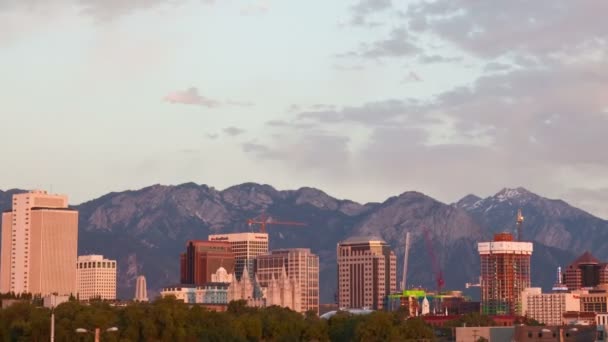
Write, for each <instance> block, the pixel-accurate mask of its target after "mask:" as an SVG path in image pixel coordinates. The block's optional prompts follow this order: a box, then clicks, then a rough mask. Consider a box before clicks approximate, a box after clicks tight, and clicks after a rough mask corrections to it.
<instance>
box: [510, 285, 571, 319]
mask: <svg viewBox="0 0 608 342" xmlns="http://www.w3.org/2000/svg"><path fill="white" fill-rule="evenodd" d="M580 297H581V293H578V292H577V293H569V292H558V293H542V290H541V288H540V287H532V288H527V289H525V290H524V291H523V292H522V294H521V298H522V305H521V315H522V316H526V317H529V318H532V319H535V320H537V321H538V322H540V323H543V324H546V325H561V324H562V321H563V316H564V313H565V312H572V311H579V310H580V304H581V300H580Z"/></svg>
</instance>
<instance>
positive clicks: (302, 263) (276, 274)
mask: <svg viewBox="0 0 608 342" xmlns="http://www.w3.org/2000/svg"><path fill="white" fill-rule="evenodd" d="M282 272H286V274H287V276H288V277H289V279H292V280H295V281H297V282H298V283H299V284H300V285H299V291H300V307H301V310H302V312H306V311H309V310H314V311H315V312H317V313H318V312H319V257H318V256H317V255H316V254H313V253H311V251H310V249H308V248H292V249H280V250H274V251H271V252H270V254H266V255H260V256H258V257H257V261H256V272H255V274H256V276H257V278H258V281H259V283H260V286H262V287H268V286H269V284H270V283H271V280H272V279H273V278H274V279H280V278H281V275H282Z"/></svg>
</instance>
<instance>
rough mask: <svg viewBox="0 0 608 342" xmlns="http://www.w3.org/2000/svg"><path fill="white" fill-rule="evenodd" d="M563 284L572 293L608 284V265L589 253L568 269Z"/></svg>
mask: <svg viewBox="0 0 608 342" xmlns="http://www.w3.org/2000/svg"><path fill="white" fill-rule="evenodd" d="M563 284H564V285H565V286H566V287H567V288H568V290H570V291H572V290H579V289H590V288H594V287H596V286H598V285H601V284H608V264H607V263H605V262H601V261H599V260H598V259H597V258H596V257H594V256H593V254H591V253H590V252H588V251H587V252H585V253H583V255H581V256H580V257H578V258H577V259H576V260H575V261H574V262H573V263H571V264H570V265H568V267H566V270H565V272H564V275H563Z"/></svg>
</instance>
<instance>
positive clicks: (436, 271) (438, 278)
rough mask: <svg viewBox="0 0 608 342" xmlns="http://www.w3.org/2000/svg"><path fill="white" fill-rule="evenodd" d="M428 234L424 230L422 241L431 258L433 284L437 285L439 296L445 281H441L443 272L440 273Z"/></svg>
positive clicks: (426, 230) (427, 231)
mask: <svg viewBox="0 0 608 342" xmlns="http://www.w3.org/2000/svg"><path fill="white" fill-rule="evenodd" d="M429 234H430V233H429V230H428V229H426V228H425V229H424V241H425V242H426V249H427V251H428V253H429V257H431V262H432V264H433V273H434V274H435V283H436V285H437V293H438V294H439V293H441V290H442V289H443V286H444V285H445V280H444V279H443V272H442V271H441V267H440V266H439V262H438V261H437V257H436V256H435V250H434V249H433V243H432V241H431V237H430V235H429Z"/></svg>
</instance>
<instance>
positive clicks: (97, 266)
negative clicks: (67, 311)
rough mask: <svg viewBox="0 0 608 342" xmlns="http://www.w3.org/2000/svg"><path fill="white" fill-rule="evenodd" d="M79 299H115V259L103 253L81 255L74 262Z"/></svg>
mask: <svg viewBox="0 0 608 342" xmlns="http://www.w3.org/2000/svg"><path fill="white" fill-rule="evenodd" d="M76 284H77V288H76V292H77V293H78V299H79V300H89V299H93V298H95V299H103V300H116V260H109V259H104V258H103V255H81V256H79V257H78V261H77V263H76Z"/></svg>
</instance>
